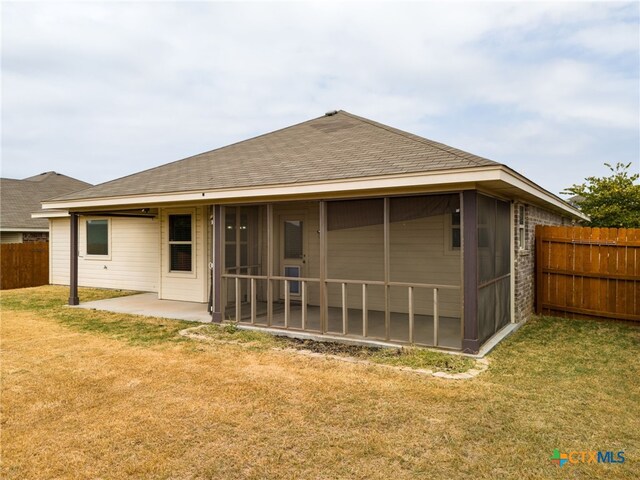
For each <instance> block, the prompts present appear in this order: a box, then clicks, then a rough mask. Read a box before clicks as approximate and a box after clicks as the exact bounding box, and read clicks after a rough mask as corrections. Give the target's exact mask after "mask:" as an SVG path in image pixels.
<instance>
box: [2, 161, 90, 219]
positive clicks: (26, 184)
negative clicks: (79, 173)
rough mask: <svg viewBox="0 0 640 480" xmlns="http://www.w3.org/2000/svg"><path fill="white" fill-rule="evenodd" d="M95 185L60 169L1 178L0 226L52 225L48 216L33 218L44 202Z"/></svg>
mask: <svg viewBox="0 0 640 480" xmlns="http://www.w3.org/2000/svg"><path fill="white" fill-rule="evenodd" d="M88 187H91V184H90V183H86V182H83V181H80V180H76V179H75V178H71V177H67V176H66V175H61V174H60V173H56V172H45V173H41V174H40V175H34V176H33V177H29V178H25V179H23V180H16V179H13V178H0V229H5V228H16V229H18V228H23V229H25V230H27V231H28V230H29V229H31V228H48V227H49V221H48V220H47V219H46V218H31V214H32V213H33V212H37V211H39V210H40V209H41V208H40V202H42V201H43V200H49V199H50V198H53V197H58V196H60V195H65V194H68V193H71V192H77V191H78V190H84V189H86V188H88Z"/></svg>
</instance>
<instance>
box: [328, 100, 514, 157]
mask: <svg viewBox="0 0 640 480" xmlns="http://www.w3.org/2000/svg"><path fill="white" fill-rule="evenodd" d="M338 113H344V114H345V115H347V116H349V117H351V118H354V119H356V120H360V121H361V122H364V123H368V124H369V125H371V126H374V127H377V128H380V129H382V130H386V131H388V132H390V133H394V134H396V135H400V136H402V137H405V138H407V139H409V140H413V141H414V142H416V143H422V144H426V145H429V146H430V147H433V148H437V149H438V150H442V151H443V152H447V153H449V154H451V155H454V156H456V157H459V158H464V159H465V160H469V161H472V162H473V163H475V164H476V165H478V166H482V165H481V163H480V162H478V161H477V160H475V159H476V158H479V159H482V160H486V161H489V162H493V163H495V164H496V165H502V164H501V163H499V162H496V161H495V160H491V159H490V158H485V157H481V156H480V155H475V154H473V153H470V152H467V151H465V150H461V149H459V148H456V147H451V146H449V145H446V144H444V143H440V142H436V141H435V140H431V139H429V138H425V137H421V136H420V135H416V134H414V133H411V132H405V131H404V130H400V129H399V128H395V127H390V126H389V125H385V124H384V123H379V122H376V121H375V120H370V119H368V118H364V117H360V116H358V115H354V114H353V113H349V112H347V111H345V110H339V112H338ZM443 147H446V148H443ZM457 152H460V153H462V154H464V155H460V154H459V153H457Z"/></svg>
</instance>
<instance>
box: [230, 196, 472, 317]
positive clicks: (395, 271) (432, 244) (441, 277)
mask: <svg viewBox="0 0 640 480" xmlns="http://www.w3.org/2000/svg"><path fill="white" fill-rule="evenodd" d="M296 215H300V216H301V218H304V220H305V222H306V224H305V228H304V245H305V254H306V263H305V264H304V267H303V271H302V272H301V276H303V277H309V278H318V276H319V275H320V257H319V251H320V238H319V234H318V231H319V229H320V226H319V222H318V215H319V209H318V204H317V203H305V204H298V205H291V206H288V205H287V206H285V205H275V206H274V220H275V225H274V244H275V245H276V250H275V252H274V274H275V275H283V264H282V259H281V256H282V255H281V245H282V244H281V238H280V237H281V234H282V218H283V217H289V218H291V217H296ZM302 216H303V217H302ZM404 223H405V224H406V225H405V226H404V228H398V227H399V225H398V224H396V223H392V224H391V225H390V231H391V232H390V238H391V248H390V262H389V263H390V270H391V272H390V273H391V276H390V279H391V281H396V282H413V283H433V284H440V285H456V286H460V284H461V268H462V267H461V259H460V251H459V250H457V251H452V250H451V249H450V248H447V245H448V244H449V242H450V241H451V238H450V233H449V232H448V231H447V230H448V229H450V228H451V222H450V219H449V218H448V217H447V216H445V215H437V216H432V217H427V218H422V219H418V220H414V221H407V222H404ZM264 228H265V225H263V229H264ZM265 236H266V232H265ZM383 250H384V239H383V226H382V225H373V226H368V227H362V228H357V229H345V230H334V231H332V232H330V234H329V242H328V248H327V254H328V255H327V256H328V264H329V269H328V275H327V278H329V279H353V280H376V281H383V280H384V259H383ZM265 253H266V252H265ZM372 258H376V259H378V260H379V261H376V262H375V263H372ZM262 262H263V265H265V268H266V254H265V255H264V258H263V259H262ZM264 274H266V270H265V273H264ZM281 283H282V282H274V286H275V291H274V297H275V298H276V299H277V298H281V297H282V296H283V294H282V288H281V287H282V284H281ZM347 292H348V302H349V306H350V307H353V308H360V305H361V302H362V290H361V287H360V286H349V287H348V289H347ZM382 292H383V289H382V287H370V289H369V298H368V302H369V308H370V309H373V310H384V296H383V294H382ZM307 293H308V303H309V304H311V305H318V304H319V301H320V300H319V298H320V297H319V286H318V284H317V283H315V282H310V283H309V284H308V292H307ZM230 300H231V299H230ZM328 301H329V306H333V307H340V306H341V302H342V296H341V290H340V285H330V286H329V288H328ZM414 301H415V311H416V313H425V314H429V315H431V314H433V290H432V289H416V290H415V294H414ZM407 305H408V303H407V289H406V288H401V287H393V288H392V290H391V307H392V310H393V311H396V312H405V313H406V312H407ZM460 306H461V290H460V289H458V290H441V291H440V292H439V313H440V315H443V316H452V317H458V316H460V311H461V309H460Z"/></svg>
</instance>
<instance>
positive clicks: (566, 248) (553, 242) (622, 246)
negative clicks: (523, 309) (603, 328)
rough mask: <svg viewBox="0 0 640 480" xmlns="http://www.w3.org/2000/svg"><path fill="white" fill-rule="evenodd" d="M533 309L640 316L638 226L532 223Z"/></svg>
mask: <svg viewBox="0 0 640 480" xmlns="http://www.w3.org/2000/svg"><path fill="white" fill-rule="evenodd" d="M536 287H537V288H536V313H543V314H553V315H557V314H561V315H565V316H575V317H580V316H584V315H588V316H595V317H604V318H614V319H619V320H634V321H640V229H637V228H636V229H625V228H619V229H618V228H587V227H545V226H541V225H538V226H537V227H536Z"/></svg>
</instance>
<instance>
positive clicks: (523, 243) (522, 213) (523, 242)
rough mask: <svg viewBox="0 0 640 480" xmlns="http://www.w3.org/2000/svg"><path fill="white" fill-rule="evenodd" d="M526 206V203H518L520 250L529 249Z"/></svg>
mask: <svg viewBox="0 0 640 480" xmlns="http://www.w3.org/2000/svg"><path fill="white" fill-rule="evenodd" d="M525 219H526V208H525V206H524V205H518V248H519V249H520V250H526V249H527V228H526V223H525V221H526V220H525Z"/></svg>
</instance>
